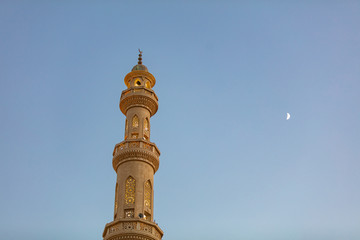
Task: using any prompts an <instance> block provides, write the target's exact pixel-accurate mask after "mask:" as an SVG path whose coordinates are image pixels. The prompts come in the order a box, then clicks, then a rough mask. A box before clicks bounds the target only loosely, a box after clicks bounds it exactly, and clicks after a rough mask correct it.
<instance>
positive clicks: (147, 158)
mask: <svg viewBox="0 0 360 240" xmlns="http://www.w3.org/2000/svg"><path fill="white" fill-rule="evenodd" d="M132 160H137V161H144V162H147V163H149V164H150V165H152V167H153V168H154V171H155V172H156V171H157V170H158V168H159V155H155V154H154V153H152V152H149V151H147V150H138V149H125V150H123V151H119V152H118V153H117V154H116V155H114V158H113V168H114V169H115V170H116V169H117V167H118V166H119V165H120V164H122V163H124V162H126V161H132Z"/></svg>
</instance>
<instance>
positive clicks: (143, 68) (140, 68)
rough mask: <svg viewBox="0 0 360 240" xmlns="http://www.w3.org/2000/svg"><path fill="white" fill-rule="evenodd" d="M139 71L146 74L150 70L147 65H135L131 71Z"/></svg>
mask: <svg viewBox="0 0 360 240" xmlns="http://www.w3.org/2000/svg"><path fill="white" fill-rule="evenodd" d="M137 70H141V71H145V72H148V69H147V67H146V66H145V65H142V64H138V65H135V66H134V67H133V68H132V69H131V71H137Z"/></svg>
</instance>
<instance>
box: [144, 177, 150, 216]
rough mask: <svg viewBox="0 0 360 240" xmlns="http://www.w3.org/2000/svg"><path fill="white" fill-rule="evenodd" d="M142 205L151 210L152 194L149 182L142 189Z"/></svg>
mask: <svg viewBox="0 0 360 240" xmlns="http://www.w3.org/2000/svg"><path fill="white" fill-rule="evenodd" d="M144 188H145V189H144V205H145V207H147V208H150V209H151V193H152V188H151V183H150V180H148V181H146V182H145V187H144Z"/></svg>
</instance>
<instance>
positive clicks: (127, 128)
mask: <svg viewBox="0 0 360 240" xmlns="http://www.w3.org/2000/svg"><path fill="white" fill-rule="evenodd" d="M128 130H129V126H128V120H127V119H126V121H125V139H126V138H127V136H128Z"/></svg>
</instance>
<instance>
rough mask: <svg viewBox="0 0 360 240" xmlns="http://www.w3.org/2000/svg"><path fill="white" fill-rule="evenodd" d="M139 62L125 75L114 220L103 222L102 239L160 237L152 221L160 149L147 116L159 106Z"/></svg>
mask: <svg viewBox="0 0 360 240" xmlns="http://www.w3.org/2000/svg"><path fill="white" fill-rule="evenodd" d="M139 52H140V54H139V62H138V64H137V65H136V66H134V67H133V69H132V70H131V72H130V73H128V74H127V75H126V76H125V79H124V82H125V85H126V86H127V89H126V90H124V91H123V92H122V93H121V97H120V110H121V112H122V113H123V114H124V115H125V116H126V121H125V137H124V141H122V142H120V143H118V144H116V145H115V149H114V152H113V160H112V164H113V168H114V170H115V172H116V174H117V180H116V187H115V207H114V221H112V222H110V223H108V224H106V226H105V229H104V233H103V238H104V240H120V239H121V240H134V239H141V240H160V239H161V238H162V236H163V231H162V230H161V229H160V227H159V226H158V225H157V224H156V223H155V222H154V174H155V172H156V171H157V170H158V168H159V156H160V151H159V149H158V148H157V147H156V145H155V143H152V142H150V117H151V116H153V115H154V114H155V113H156V111H157V110H158V98H157V96H156V94H155V92H154V91H153V90H152V88H153V87H154V85H155V82H156V81H155V77H154V76H153V75H152V74H151V73H149V71H148V69H147V67H146V66H145V65H143V64H142V58H141V57H142V52H141V51H140V50H139Z"/></svg>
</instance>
